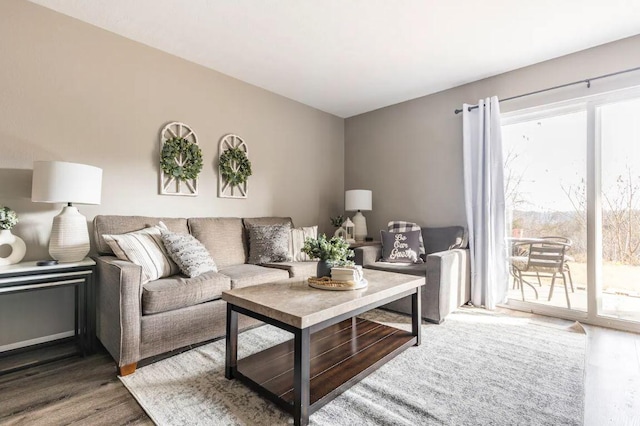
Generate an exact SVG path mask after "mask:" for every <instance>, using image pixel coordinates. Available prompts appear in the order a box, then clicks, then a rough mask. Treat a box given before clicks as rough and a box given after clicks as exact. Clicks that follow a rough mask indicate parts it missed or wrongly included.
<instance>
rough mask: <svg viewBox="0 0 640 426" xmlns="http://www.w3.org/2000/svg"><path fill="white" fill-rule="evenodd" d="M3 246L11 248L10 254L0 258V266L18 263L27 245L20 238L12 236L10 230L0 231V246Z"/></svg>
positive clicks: (25, 251)
mask: <svg viewBox="0 0 640 426" xmlns="http://www.w3.org/2000/svg"><path fill="white" fill-rule="evenodd" d="M4 245H8V246H10V247H11V254H10V255H9V256H7V257H0V266H3V265H13V264H14V263H18V262H20V261H21V260H22V259H23V258H24V255H25V254H26V253H27V245H26V244H25V243H24V241H23V240H22V238H20V237H18V236H16V235H13V234H12V233H11V230H10V229H3V230H2V231H0V246H4Z"/></svg>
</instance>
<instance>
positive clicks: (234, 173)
mask: <svg viewBox="0 0 640 426" xmlns="http://www.w3.org/2000/svg"><path fill="white" fill-rule="evenodd" d="M220 174H221V175H222V177H223V178H224V180H225V181H227V182H228V183H229V185H231V186H232V187H233V186H238V185H242V184H243V183H245V182H246V181H247V178H248V177H249V176H251V161H249V159H248V158H247V153H246V152H244V150H242V149H240V148H238V147H236V148H229V149H227V150H225V151H224V152H223V153H222V155H221V156H220Z"/></svg>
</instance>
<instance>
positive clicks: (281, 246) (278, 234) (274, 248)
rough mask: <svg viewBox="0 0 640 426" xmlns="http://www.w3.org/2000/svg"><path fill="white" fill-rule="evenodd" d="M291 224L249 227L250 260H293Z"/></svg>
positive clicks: (257, 261) (254, 262) (259, 261)
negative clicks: (290, 252) (290, 248)
mask: <svg viewBox="0 0 640 426" xmlns="http://www.w3.org/2000/svg"><path fill="white" fill-rule="evenodd" d="M290 238H291V225H289V224H286V225H262V226H259V225H258V226H250V227H249V262H248V263H252V264H254V265H257V264H260V263H271V262H286V261H289V260H291V255H290V254H289V239H290Z"/></svg>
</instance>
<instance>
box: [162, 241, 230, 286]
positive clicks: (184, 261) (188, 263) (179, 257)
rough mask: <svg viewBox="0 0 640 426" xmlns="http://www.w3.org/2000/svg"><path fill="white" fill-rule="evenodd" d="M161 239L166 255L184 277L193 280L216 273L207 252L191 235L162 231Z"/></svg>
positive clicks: (216, 269)
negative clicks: (205, 274) (207, 273)
mask: <svg viewBox="0 0 640 426" xmlns="http://www.w3.org/2000/svg"><path fill="white" fill-rule="evenodd" d="M161 237H162V242H163V243H164V247H165V248H166V249H167V253H169V256H171V259H172V260H173V261H174V262H175V263H176V265H178V268H180V271H181V272H182V273H183V274H184V275H186V276H188V277H190V278H193V277H197V276H198V275H202V274H204V273H205V272H218V267H217V266H216V264H215V262H214V261H213V259H212V258H211V254H209V250H207V248H206V247H205V246H204V245H203V244H202V243H201V242H200V241H198V239H197V238H196V237H194V236H193V235H191V234H179V233H177V232H171V231H169V230H162V233H161Z"/></svg>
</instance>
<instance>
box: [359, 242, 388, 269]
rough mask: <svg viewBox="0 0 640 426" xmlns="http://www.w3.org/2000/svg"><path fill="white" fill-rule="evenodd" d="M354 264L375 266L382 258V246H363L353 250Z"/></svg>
mask: <svg viewBox="0 0 640 426" xmlns="http://www.w3.org/2000/svg"><path fill="white" fill-rule="evenodd" d="M353 253H354V259H353V260H354V262H355V263H356V265H362V266H367V265H373V264H374V263H376V261H377V260H378V259H380V258H381V257H382V247H381V246H362V247H356V248H354V249H353Z"/></svg>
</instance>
